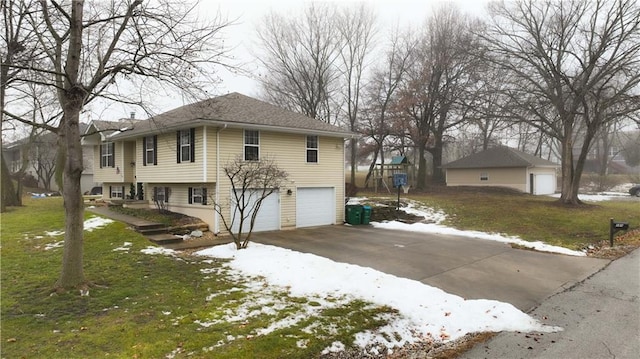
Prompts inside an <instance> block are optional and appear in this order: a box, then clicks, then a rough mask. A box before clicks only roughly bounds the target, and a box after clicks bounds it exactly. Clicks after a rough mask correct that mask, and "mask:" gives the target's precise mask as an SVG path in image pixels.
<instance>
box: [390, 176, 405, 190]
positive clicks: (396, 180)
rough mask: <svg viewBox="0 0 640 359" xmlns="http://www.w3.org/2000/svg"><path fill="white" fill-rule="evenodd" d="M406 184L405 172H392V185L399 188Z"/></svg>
mask: <svg viewBox="0 0 640 359" xmlns="http://www.w3.org/2000/svg"><path fill="white" fill-rule="evenodd" d="M406 185H407V174H406V173H394V174H393V187H394V188H399V187H402V186H406Z"/></svg>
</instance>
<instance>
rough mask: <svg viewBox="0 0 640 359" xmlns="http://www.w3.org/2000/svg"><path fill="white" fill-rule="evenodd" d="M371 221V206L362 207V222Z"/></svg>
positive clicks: (367, 222)
mask: <svg viewBox="0 0 640 359" xmlns="http://www.w3.org/2000/svg"><path fill="white" fill-rule="evenodd" d="M370 221H371V206H363V207H362V224H369V222H370Z"/></svg>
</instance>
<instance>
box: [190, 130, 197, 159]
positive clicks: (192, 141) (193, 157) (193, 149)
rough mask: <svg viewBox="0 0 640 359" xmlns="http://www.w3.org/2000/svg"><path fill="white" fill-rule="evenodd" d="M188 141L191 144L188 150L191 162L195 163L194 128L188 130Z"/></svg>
mask: <svg viewBox="0 0 640 359" xmlns="http://www.w3.org/2000/svg"><path fill="white" fill-rule="evenodd" d="M189 137H190V138H189V141H190V143H191V146H190V149H191V162H195V161H196V129H195V128H191V129H189Z"/></svg>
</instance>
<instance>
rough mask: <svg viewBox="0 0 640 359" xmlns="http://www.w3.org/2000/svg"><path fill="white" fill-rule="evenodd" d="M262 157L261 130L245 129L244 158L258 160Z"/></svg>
mask: <svg viewBox="0 0 640 359" xmlns="http://www.w3.org/2000/svg"><path fill="white" fill-rule="evenodd" d="M259 159H260V132H259V131H256V130H244V160H245V161H257V160H259Z"/></svg>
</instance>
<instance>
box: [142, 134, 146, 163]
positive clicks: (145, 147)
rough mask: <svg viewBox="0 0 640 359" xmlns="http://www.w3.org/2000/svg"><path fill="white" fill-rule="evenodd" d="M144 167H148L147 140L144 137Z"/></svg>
mask: <svg viewBox="0 0 640 359" xmlns="http://www.w3.org/2000/svg"><path fill="white" fill-rule="evenodd" d="M142 165H143V166H146V165H147V138H146V137H142Z"/></svg>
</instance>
